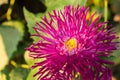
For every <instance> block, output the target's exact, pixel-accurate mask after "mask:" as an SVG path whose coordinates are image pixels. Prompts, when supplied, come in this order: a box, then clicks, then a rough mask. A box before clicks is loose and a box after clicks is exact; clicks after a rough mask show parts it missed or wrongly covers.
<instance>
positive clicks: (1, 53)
mask: <svg viewBox="0 0 120 80" xmlns="http://www.w3.org/2000/svg"><path fill="white" fill-rule="evenodd" d="M0 59H1V60H0V70H2V69H4V67H5V66H6V65H7V64H8V56H7V53H6V49H5V45H4V42H3V38H2V36H1V35H0Z"/></svg>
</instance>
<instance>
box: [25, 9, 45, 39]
mask: <svg viewBox="0 0 120 80" xmlns="http://www.w3.org/2000/svg"><path fill="white" fill-rule="evenodd" d="M23 11H24V16H25V19H26V21H27V26H28V31H29V32H30V34H35V31H34V29H33V26H35V23H36V22H40V20H41V19H40V17H41V16H43V15H42V13H40V14H39V17H38V16H36V15H35V14H33V13H32V12H29V11H28V10H27V9H26V8H23ZM32 38H33V39H34V40H35V41H37V40H38V39H39V38H37V37H32Z"/></svg>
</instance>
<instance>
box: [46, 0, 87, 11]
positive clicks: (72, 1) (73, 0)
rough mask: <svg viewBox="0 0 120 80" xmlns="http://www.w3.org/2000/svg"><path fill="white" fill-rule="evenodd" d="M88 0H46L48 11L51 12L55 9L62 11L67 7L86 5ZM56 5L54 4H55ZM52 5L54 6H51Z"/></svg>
mask: <svg viewBox="0 0 120 80" xmlns="http://www.w3.org/2000/svg"><path fill="white" fill-rule="evenodd" d="M86 1H87V0H69V1H68V0H64V1H63V0H56V1H55V0H45V5H46V6H47V11H51V10H53V9H61V8H63V7H64V6H66V5H78V4H79V5H80V6H83V5H85V3H86ZM53 3H54V4H53ZM51 5H52V6H51Z"/></svg>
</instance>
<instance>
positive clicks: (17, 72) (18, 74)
mask: <svg viewBox="0 0 120 80" xmlns="http://www.w3.org/2000/svg"><path fill="white" fill-rule="evenodd" d="M28 72H29V69H25V68H21V67H17V68H15V69H13V70H12V71H11V72H10V74H9V76H10V80H26V78H27V75H28Z"/></svg>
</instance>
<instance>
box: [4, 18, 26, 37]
mask: <svg viewBox="0 0 120 80" xmlns="http://www.w3.org/2000/svg"><path fill="white" fill-rule="evenodd" d="M2 25H4V26H10V27H14V28H16V29H17V30H18V31H19V32H20V33H21V34H22V35H23V34H24V28H25V26H24V24H23V23H22V22H21V21H17V20H16V21H6V22H3V23H2Z"/></svg>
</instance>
